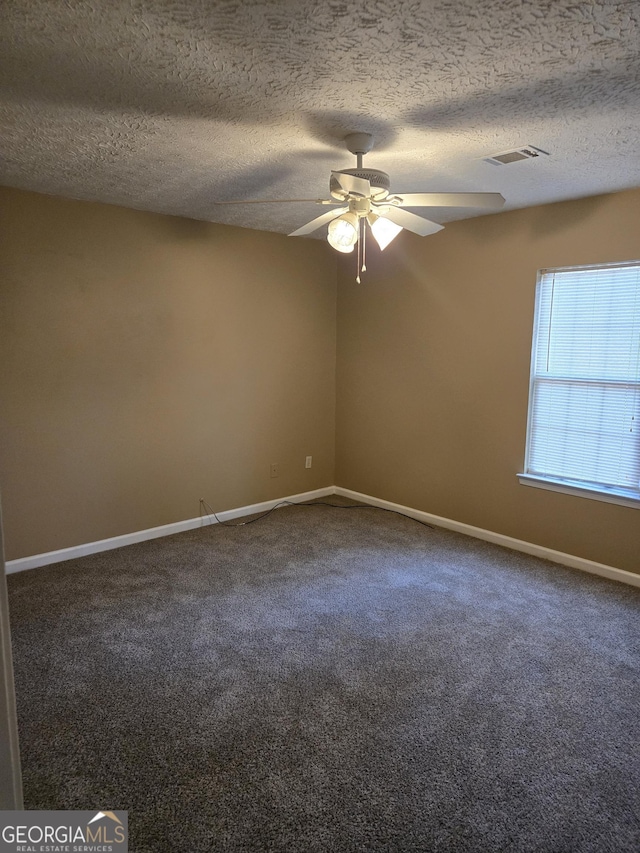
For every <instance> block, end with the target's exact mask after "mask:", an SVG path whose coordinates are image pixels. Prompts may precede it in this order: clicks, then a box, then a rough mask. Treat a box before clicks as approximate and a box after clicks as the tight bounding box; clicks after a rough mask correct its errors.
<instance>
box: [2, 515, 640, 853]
mask: <svg viewBox="0 0 640 853" xmlns="http://www.w3.org/2000/svg"><path fill="white" fill-rule="evenodd" d="M331 500H332V501H334V502H340V499H339V498H332V499H331ZM342 502H343V503H348V502H347V501H342ZM8 581H9V592H10V606H11V618H12V630H13V642H14V658H15V671H16V687H17V696H18V713H19V723H20V737H21V748H22V761H23V773H24V785H25V795H26V807H27V808H32V809H33V808H39V809H98V808H100V809H105V808H107V809H126V810H128V812H129V827H130V834H131V842H130V848H129V849H130V850H131V851H133V853H165V851H166V853H201V851H281V852H282V853H285V851H286V853H294V851H295V853H297V851H323V853H325V851H326V853H329V851H331V853H342V851H354V853H355V851H398V853H414V851H415V852H416V853H417V851H420V853H426V852H427V851H452V852H453V851H455V852H456V853H458V851H460V853H465V851H469V853H471V851H474V853H475V852H476V851H477V853H480V851H482V853H487V851H503V853H508V851H518V853H519V851H536V852H537V853H543V852H544V853H569V851H576V853H578V851H579V853H588V851H589V852H591V851H592V853H603V851H611V853H622V851H634V853H637V851H638V850H640V801H639V792H640V757H639V748H638V744H639V743H640V701H639V700H640V688H639V683H640V680H639V677H638V676H639V670H640V644H639V631H638V628H639V620H638V616H639V614H640V590H638V589H633V588H630V587H627V586H624V585H622V584H618V583H615V582H610V581H606V580H603V579H600V578H595V577H591V576H589V575H586V574H583V573H580V572H577V571H572V570H570V569H565V568H562V567H560V566H557V565H553V564H551V563H548V562H546V561H543V560H539V559H536V558H533V557H529V556H526V555H523V554H519V553H515V552H512V551H509V550H506V549H503V548H500V547H497V546H494V545H491V544H488V543H484V542H479V541H476V540H473V539H470V538H467V537H464V536H461V535H458V534H455V533H452V532H449V531H445V530H439V529H430V528H427V527H424V526H421V525H419V524H417V523H416V522H414V521H412V520H410V519H407V518H404V517H401V516H398V515H394V514H391V513H387V512H382V511H379V510H376V509H374V508H370V509H334V508H330V507H326V506H320V507H313V508H311V507H287V508H283V509H279V510H277V511H276V512H274V513H272V514H271V515H270V516H269V517H268V518H266V519H263V520H262V521H259V522H257V523H255V524H251V525H247V526H244V527H237V528H229V527H222V526H218V525H215V526H209V527H204V528H202V529H198V530H195V531H192V532H190V533H184V534H180V535H177V536H172V537H168V538H165V539H158V540H154V541H151V542H146V543H141V544H138V545H133V546H130V547H128V548H122V549H119V550H117V551H109V552H105V553H103V554H96V555H93V556H91V557H85V558H82V559H78V560H74V561H70V562H67V563H63V564H58V565H57V566H49V567H45V568H42V569H35V570H33V571H28V572H23V573H21V574H16V575H12V576H10V577H9V578H8Z"/></svg>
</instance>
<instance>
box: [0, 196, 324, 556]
mask: <svg viewBox="0 0 640 853" xmlns="http://www.w3.org/2000/svg"><path fill="white" fill-rule="evenodd" d="M0 204H1V207H2V238H1V239H2V246H1V249H0V400H1V405H2V414H1V417H0V490H1V491H2V502H3V507H4V524H5V546H6V556H7V559H15V558H18V557H23V556H27V555H31V554H37V553H42V552H45V551H50V550H54V549H57V548H64V547H68V546H72V545H77V544H80V543H84V542H91V541H95V540H98V539H102V538H106V537H110V536H114V535H118V534H124V533H128V532H131V531H135V530H141V529H145V528H148V527H153V526H156V525H161V524H167V523H170V522H175V521H179V520H182V519H186V518H193V517H194V516H197V515H198V514H199V504H198V501H199V498H201V497H203V498H206V499H207V500H208V501H209V502H210V503H211V505H212V506H213V507H214V508H215V509H217V510H224V509H230V508H232V507H237V506H244V505H247V504H251V503H254V502H257V501H262V500H266V499H269V498H273V497H279V496H281V495H287V494H293V493H297V492H302V491H306V490H308V489H314V488H318V487H320V486H326V485H328V484H331V483H332V482H333V479H334V423H335V418H334V403H335V299H336V273H335V257H334V255H333V253H332V252H331V250H330V249H329V248H328V246H326V244H324V243H322V242H319V241H309V240H291V239H288V238H287V237H284V236H281V235H275V234H265V233H258V232H255V231H247V230H244V229H238V228H229V227H224V226H215V225H210V224H205V223H202V222H194V221H190V220H183V219H174V218H171V217H166V216H159V215H152V214H148V213H141V212H137V211H132V210H125V209H122V208H117V207H110V206H106V205H98V204H90V203H86V202H77V201H69V200H63V199H56V198H51V197H47V196H41V195H37V194H35V193H26V192H20V191H17V190H6V189H4V190H0ZM308 454H310V455H312V456H313V468H312V469H311V470H306V469H305V468H304V461H305V456H306V455H308ZM272 462H277V463H278V464H279V466H280V476H279V477H278V478H277V479H271V478H270V470H269V466H270V463H272Z"/></svg>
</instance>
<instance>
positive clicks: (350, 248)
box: [327, 236, 355, 255]
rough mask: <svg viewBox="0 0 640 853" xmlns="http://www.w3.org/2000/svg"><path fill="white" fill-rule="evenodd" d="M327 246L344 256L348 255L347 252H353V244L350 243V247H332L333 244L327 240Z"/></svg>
mask: <svg viewBox="0 0 640 853" xmlns="http://www.w3.org/2000/svg"><path fill="white" fill-rule="evenodd" d="M327 240H329V237H328V236H327ZM329 244H330V245H331V247H332V248H334V249H335V250H336V251H337V252H343V253H344V254H345V255H348V254H349V252H353V250H354V249H355V246H354V244H353V243H352V244H351V245H350V246H334V245H333V243H332V242H331V240H329Z"/></svg>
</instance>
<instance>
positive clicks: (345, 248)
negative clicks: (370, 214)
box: [327, 212, 358, 252]
mask: <svg viewBox="0 0 640 853" xmlns="http://www.w3.org/2000/svg"><path fill="white" fill-rule="evenodd" d="M327 240H328V241H329V244H330V245H331V246H333V248H334V249H337V250H338V251H339V252H351V251H353V247H354V246H355V244H356V243H357V242H358V217H357V216H356V214H355V213H351V212H349V213H343V214H342V216H339V217H338V218H337V219H334V220H333V222H330V223H329V228H328V233H327Z"/></svg>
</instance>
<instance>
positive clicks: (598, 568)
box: [334, 486, 640, 587]
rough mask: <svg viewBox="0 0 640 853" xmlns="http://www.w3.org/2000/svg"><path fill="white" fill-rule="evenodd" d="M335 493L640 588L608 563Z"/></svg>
mask: <svg viewBox="0 0 640 853" xmlns="http://www.w3.org/2000/svg"><path fill="white" fill-rule="evenodd" d="M334 492H335V494H336V495H342V496H343V497H345V498H351V499H352V500H355V501H359V502H360V503H366V504H371V505H372V506H379V507H382V508H383V509H392V510H395V511H396V512H400V513H402V514H403V515H408V516H410V517H411V518H417V519H418V520H419V521H426V522H427V523H428V524H433V525H435V526H436V527H445V528H447V530H455V531H456V532H457V533H464V534H465V535H466V536H473V537H475V538H476V539H483V540H485V541H486V542H493V543H494V544H495V545H503V546H504V547H505V548H511V549H513V550H514V551H522V552H523V553H525V554H532V555H533V556H534V557H542V558H543V559H545V560H552V561H553V562H554V563H560V565H562V566H569V567H570V568H572V569H580V570H581V571H583V572H589V574H592V575H600V577H603V578H609V579H610V580H614V581H620V582H621V583H626V584H630V585H631V586H638V587H640V575H637V574H635V573H634V572H627V571H625V570H624V569H616V568H614V566H606V565H605V564H604V563H594V562H593V561H592V560H586V559H585V558H584V557H574V556H573V555H572V554H565V553H563V552H562V551H554V550H553V549H552V548H545V547H543V546H542V545H534V544H533V543H531V542H524V541H523V540H522V539H513V538H512V537H511V536H505V535H504V534H502V533H493V532H492V531H491V530H484V529H483V528H482V527H473V526H472V525H471V524H463V523H462V522H461V521H453V520H452V519H450V518H443V517H442V516H439V515H432V514H431V513H430V512H422V510H418V509H412V508H411V507H408V506H402V505H401V504H395V503H391V501H385V500H381V499H380V498H374V497H372V496H371V495H364V494H362V493H361V492H354V491H352V490H351V489H343V488H342V487H341V486H336V487H335V489H334Z"/></svg>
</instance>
